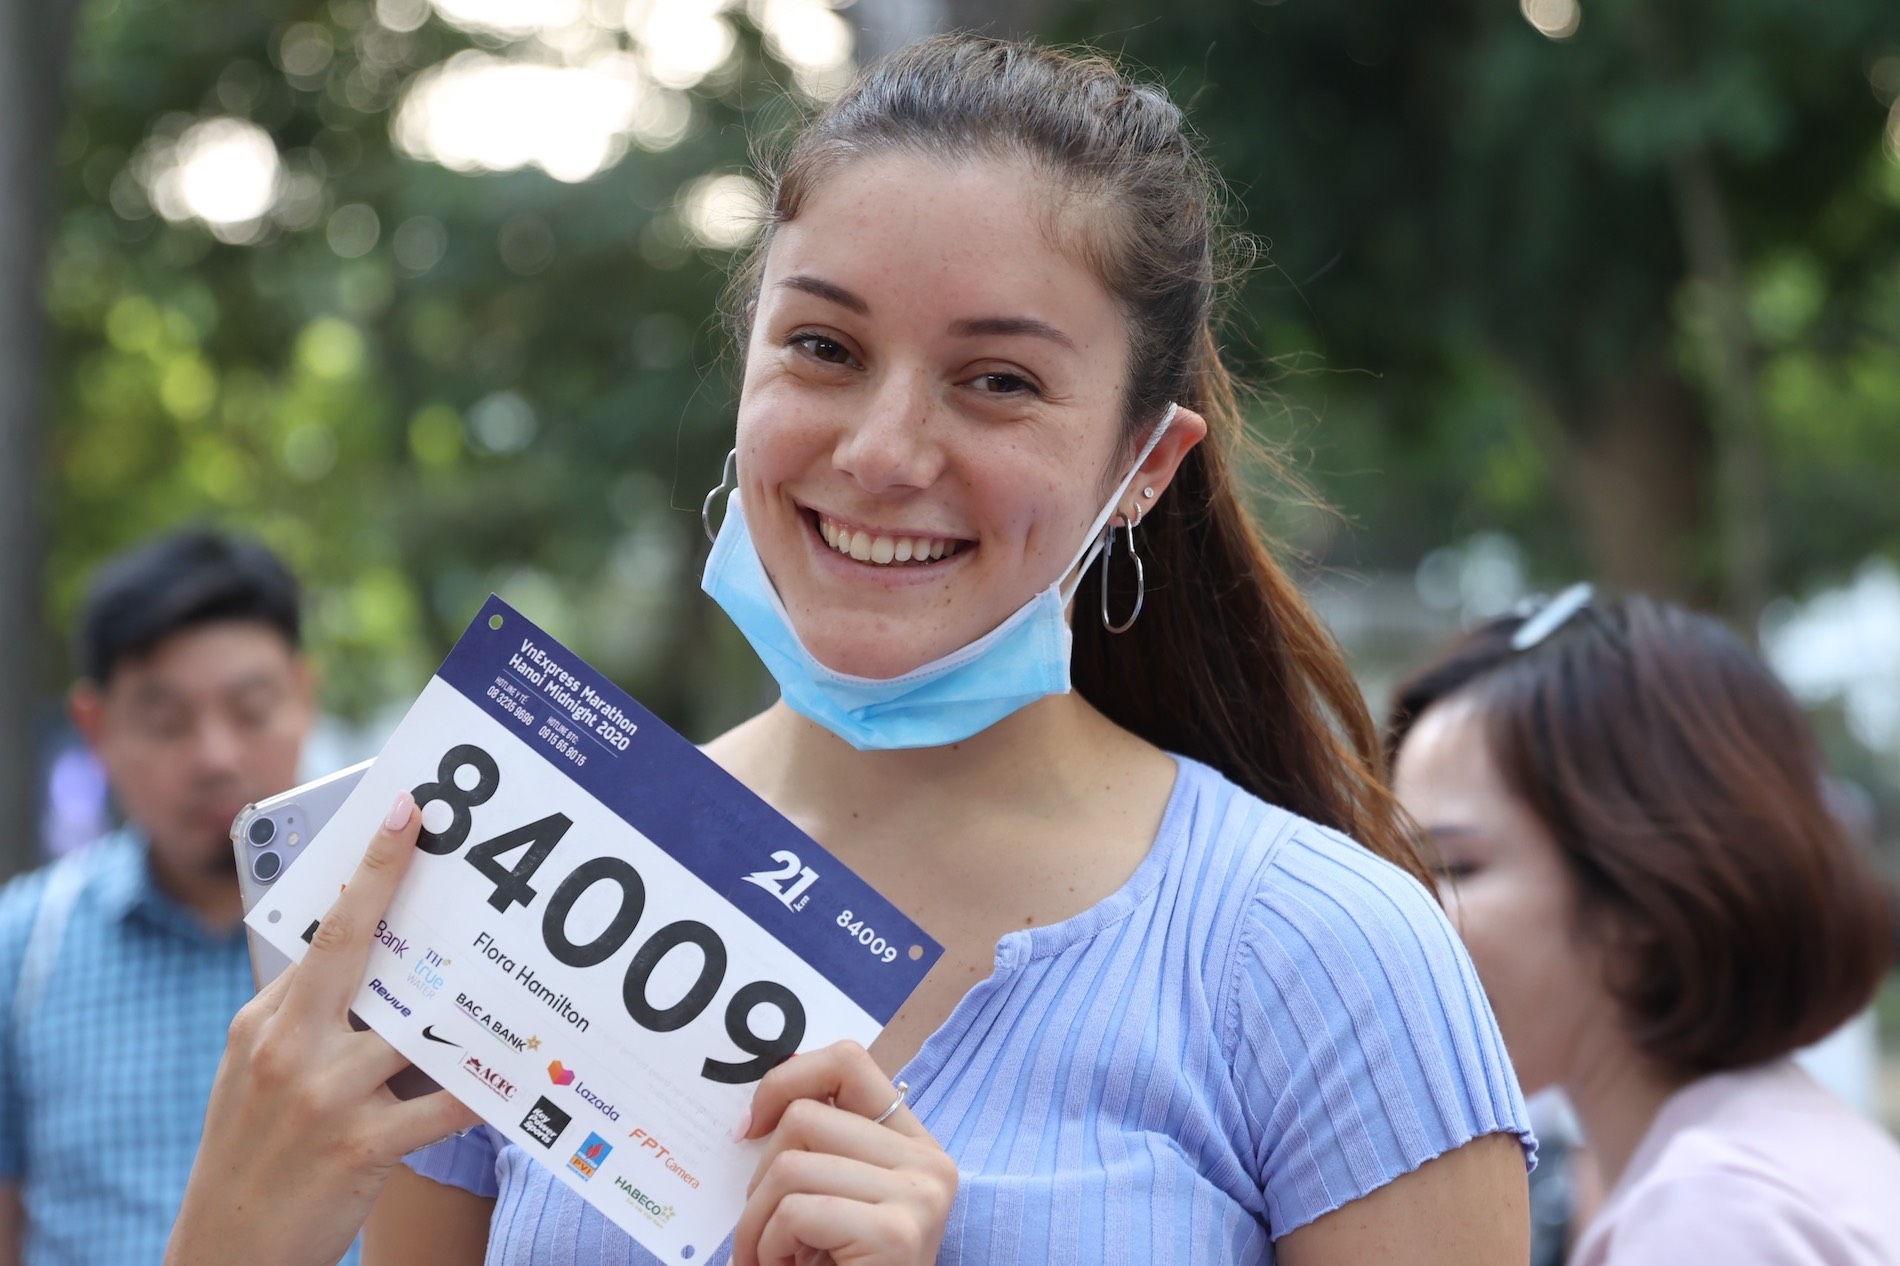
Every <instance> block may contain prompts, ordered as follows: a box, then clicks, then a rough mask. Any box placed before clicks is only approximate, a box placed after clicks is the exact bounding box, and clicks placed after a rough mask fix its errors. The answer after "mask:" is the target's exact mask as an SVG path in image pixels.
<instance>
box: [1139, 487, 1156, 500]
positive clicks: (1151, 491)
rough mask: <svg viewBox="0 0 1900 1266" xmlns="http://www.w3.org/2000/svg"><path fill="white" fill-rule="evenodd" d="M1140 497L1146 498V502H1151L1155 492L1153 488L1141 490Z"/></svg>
mask: <svg viewBox="0 0 1900 1266" xmlns="http://www.w3.org/2000/svg"><path fill="white" fill-rule="evenodd" d="M1141 495H1142V496H1144V497H1146V498H1148V500H1150V501H1153V500H1154V499H1155V490H1154V489H1153V488H1143V489H1142V490H1141Z"/></svg>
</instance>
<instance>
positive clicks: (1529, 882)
mask: <svg viewBox="0 0 1900 1266" xmlns="http://www.w3.org/2000/svg"><path fill="white" fill-rule="evenodd" d="M1393 788H1394V790H1395V791H1396V792H1397V794H1398V797H1399V800H1400V801H1401V802H1402V803H1403V804H1404V806H1405V808H1406V810H1407V811H1408V812H1410V813H1411V815H1412V816H1413V817H1414V818H1415V819H1417V821H1418V822H1419V824H1420V825H1421V826H1423V827H1424V828H1425V830H1426V831H1427V832H1428V833H1429V834H1430V835H1431V837H1432V840H1433V842H1434V843H1435V845H1436V846H1437V851H1438V863H1439V865H1440V867H1441V868H1442V869H1441V888H1442V891H1443V892H1444V894H1445V897H1446V904H1447V908H1448V909H1449V911H1450V913H1451V915H1452V919H1453V921H1454V922H1455V923H1456V924H1457V926H1458V931H1459V934H1460V935H1461V936H1462V937H1463V938H1464V942H1465V947H1466V948H1467V949H1468V950H1469V951H1470V952H1471V960H1472V962H1473V964H1475V965H1476V967H1477V969H1478V976H1479V978H1480V979H1481V980H1482V981H1483V982H1484V990H1485V993H1486V994H1487V995H1488V996H1489V997H1490V999H1491V1006H1492V1008H1493V1009H1494V1010H1495V1011H1496V1012H1497V1017H1498V1027H1499V1028H1500V1029H1501V1030H1502V1031H1503V1033H1504V1041H1505V1045H1506V1046H1508V1047H1509V1048H1510V1052H1511V1061H1512V1063H1513V1064H1514V1065H1516V1068H1517V1075H1518V1079H1519V1081H1520V1083H1521V1084H1522V1086H1523V1088H1524V1090H1525V1092H1526V1093H1527V1094H1528V1093H1531V1092H1534V1091H1537V1090H1541V1089H1543V1088H1545V1087H1546V1086H1551V1085H1558V1084H1562V1083H1563V1082H1565V1081H1566V1080H1568V1078H1569V1074H1570V1071H1571V1069H1572V1068H1573V1067H1574V1066H1575V1061H1576V1060H1577V1059H1578V1058H1579V1057H1580V1056H1582V1055H1584V1053H1586V1052H1589V1051H1591V1050H1593V1049H1595V1048H1597V1047H1600V1046H1602V1045H1603V1044H1604V1043H1605V1041H1620V1038H1619V1037H1618V1036H1617V1035H1618V1034H1619V1033H1620V1029H1621V1025H1620V1020H1619V1019H1618V1013H1617V1010H1616V1008H1615V1006H1614V1005H1613V1003H1612V1002H1611V1000H1610V998H1609V996H1608V993H1607V990H1606V989H1605V986H1604V983H1603V982H1604V971H1603V961H1602V955H1601V952H1600V951H1599V950H1598V949H1597V948H1596V946H1595V945H1594V944H1593V943H1592V942H1591V941H1590V939H1589V938H1587V937H1585V936H1584V935H1582V934H1581V933H1580V931H1579V928H1578V923H1577V908H1576V907H1577V901H1576V885H1575V883H1574V881H1573V880H1572V879H1571V877H1570V873H1569V871H1568V869H1567V867H1566V865H1565V863H1564V860H1563V857H1562V855H1561V854H1560V853H1559V852H1558V848H1557V844H1556V841H1555V840H1553V839H1552V838H1551V835H1550V832H1549V831H1548V830H1547V829H1546V828H1545V826H1544V824H1543V822H1542V821H1541V820H1540V819H1539V818H1538V817H1537V815H1536V814H1535V813H1533V812H1532V811H1531V810H1530V808H1529V807H1528V806H1527V805H1525V804H1524V803H1523V801H1521V800H1519V799H1518V798H1517V797H1516V796H1515V795H1513V794H1512V793H1511V791H1510V790H1509V788H1508V787H1507V786H1506V785H1505V782H1504V779H1503V776H1502V775H1501V774H1500V773H1499V771H1498V768H1497V764H1496V762H1495V761H1494V760H1493V759H1492V756H1491V744H1490V741H1489V739H1488V738H1487V737H1486V735H1485V733H1484V723H1483V716H1482V714H1481V712H1480V711H1479V709H1478V707H1477V706H1476V705H1475V704H1474V703H1472V702H1471V701H1469V700H1463V699H1460V698H1458V697H1456V696H1453V697H1452V698H1450V699H1447V700H1445V701H1444V702H1441V703H1438V704H1436V705H1434V706H1432V707H1431V708H1429V709H1427V710H1426V712H1425V714H1424V715H1423V716H1422V717H1420V718H1419V719H1418V721H1417V723H1416V724H1415V725H1414V726H1413V727H1412V730H1411V732H1410V733H1409V734H1408V735H1407V736H1406V739H1405V744H1404V746H1403V747H1401V748H1400V749H1399V754H1398V761H1397V766H1396V768H1395V770H1394V771H1393Z"/></svg>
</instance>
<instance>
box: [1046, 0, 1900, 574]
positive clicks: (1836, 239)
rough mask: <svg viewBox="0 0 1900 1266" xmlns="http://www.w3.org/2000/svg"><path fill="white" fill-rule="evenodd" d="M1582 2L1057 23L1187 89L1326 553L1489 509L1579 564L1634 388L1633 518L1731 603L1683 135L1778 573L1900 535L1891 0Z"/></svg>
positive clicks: (1344, 556)
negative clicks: (1720, 287) (1323, 518)
mask: <svg viewBox="0 0 1900 1266" xmlns="http://www.w3.org/2000/svg"><path fill="white" fill-rule="evenodd" d="M1526 7H1527V8H1530V9H1532V10H1534V11H1538V12H1541V13H1545V14H1549V13H1561V12H1563V11H1564V10H1566V9H1570V10H1572V11H1576V10H1575V6H1571V5H1567V4H1564V3H1558V2H1556V0H1527V4H1526ZM1580 15H1581V24H1580V27H1579V28H1578V29H1576V30H1575V31H1574V33H1572V34H1571V35H1570V36H1569V37H1568V38H1562V39H1553V38H1549V37H1547V36H1546V35H1544V34H1541V33H1540V32H1539V30H1538V29H1536V28H1535V27H1533V25H1532V24H1531V23H1530V22H1529V21H1527V20H1526V17H1525V15H1524V14H1523V13H1521V12H1520V9H1519V6H1518V5H1517V4H1515V3H1511V2H1510V0H1490V2H1488V3H1483V4H1477V3H1469V2H1467V3H1450V2H1447V0H1439V2H1437V3H1427V4H1420V3H1416V2H1415V0H1264V2H1263V0H1178V2H1177V3H1174V4H1171V5H1169V6H1167V8H1166V10H1165V12H1162V13H1157V11H1156V8H1155V6H1154V5H1153V4H1152V3H1151V2H1150V0H1078V2H1075V3H1070V4H1068V5H1067V6H1065V7H1064V8H1063V9H1062V10H1060V13H1059V16H1058V17H1057V19H1056V20H1055V22H1054V23H1053V24H1052V27H1051V32H1052V34H1055V35H1057V36H1059V37H1062V38H1073V39H1080V40H1086V41H1089V42H1092V43H1095V44H1097V45H1098V46H1101V47H1105V48H1107V49H1109V50H1111V51H1115V52H1118V53H1121V54H1123V55H1124V56H1125V57H1126V58H1127V59H1128V60H1129V61H1130V62H1132V63H1133V64H1135V65H1137V66H1141V67H1145V68H1147V69H1148V70H1149V71H1150V73H1153V74H1155V75H1156V76H1158V77H1159V78H1160V79H1162V80H1163V81H1164V82H1165V83H1166V84H1167V85H1168V86H1169V88H1170V90H1171V91H1172V93H1173V94H1174V96H1175V99H1176V100H1178V101H1182V102H1185V103H1187V109H1188V114H1189V118H1190V120H1191V121H1192V123H1193V124H1194V125H1195V126H1196V127H1197V128H1198V129H1199V130H1200V131H1201V132H1202V134H1203V135H1204V136H1205V137H1206V139H1207V141H1208V143H1209V146H1210V151H1211V154H1212V157H1213V159H1214V161H1215V164H1216V166H1217V167H1218V168H1219V169H1220V171H1221V172H1222V173H1223V174H1224V175H1225V177H1226V178H1227V180H1228V182H1229V184H1230V187H1231V190H1232V195H1233V196H1232V202H1233V208H1232V209H1233V213H1234V214H1233V219H1234V221H1235V223H1236V224H1237V226H1238V227H1239V228H1241V229H1242V230H1244V231H1245V232H1247V233H1249V234H1251V235H1252V236H1253V237H1254V238H1255V239H1256V240H1257V241H1258V242H1260V243H1262V244H1263V245H1264V246H1265V248H1266V262H1267V266H1266V267H1263V268H1256V269H1255V270H1254V271H1253V272H1252V273H1251V274H1250V275H1249V276H1248V277H1247V278H1246V279H1245V281H1244V282H1243V284H1241V285H1240V286H1239V287H1238V289H1237V292H1236V295H1235V306H1234V313H1233V317H1232V325H1231V339H1230V343H1231V344H1232V345H1233V346H1234V347H1235V348H1236V349H1237V350H1238V351H1240V353H1241V355H1242V356H1243V357H1244V358H1250V359H1251V365H1250V368H1251V370H1252V372H1253V375H1254V377H1255V378H1256V379H1257V380H1265V381H1268V382H1270V383H1271V384H1272V385H1273V387H1274V389H1275V391H1276V393H1277V395H1278V397H1279V398H1280V399H1281V400H1282V401H1283V402H1285V403H1286V404H1288V405H1290V406H1291V407H1290V408H1287V409H1285V410H1281V411H1279V412H1278V413H1277V414H1274V415H1270V416H1266V417H1264V418H1263V425H1266V426H1268V427H1270V428H1272V429H1274V430H1276V431H1278V432H1280V433H1282V434H1287V435H1290V436H1291V437H1293V438H1294V439H1295V440H1297V441H1298V442H1299V443H1300V444H1301V445H1302V446H1304V447H1305V448H1307V449H1308V450H1310V454H1311V457H1312V461H1313V464H1314V467H1315V470H1316V477H1317V480H1318V482H1319V484H1320V486H1321V488H1322V490H1323V491H1324V492H1326V493H1327V494H1329V495H1330V496H1331V497H1332V498H1333V499H1334V500H1335V501H1336V502H1338V503H1339V504H1340V505H1342V506H1343V507H1344V508H1345V509H1346V510H1347V511H1348V512H1349V516H1350V519H1351V521H1352V522H1353V523H1354V524H1355V525H1356V530H1354V531H1352V532H1351V533H1350V534H1340V533H1337V532H1335V531H1332V530H1330V529H1325V527H1324V524H1323V523H1322V522H1320V521H1319V520H1315V523H1316V524H1318V525H1319V527H1320V529H1322V532H1323V534H1322V535H1320V536H1318V537H1316V538H1315V539H1313V540H1310V541H1305V542H1300V543H1302V544H1305V545H1308V546H1309V547H1313V548H1316V549H1317V550H1318V552H1319V553H1320V554H1321V556H1322V557H1324V558H1326V559H1328V560H1330V561H1333V562H1335V563H1341V564H1348V565H1354V566H1365V567H1400V568H1403V567H1409V566H1410V565H1411V564H1412V563H1413V562H1415V560H1416V559H1417V557H1418V555H1419V553H1420V552H1421V550H1420V543H1421V542H1431V543H1442V542H1446V541H1451V540H1456V539H1459V538H1462V537H1465V536H1467V535H1469V534H1471V533H1473V532H1476V531H1479V530H1500V529H1501V530H1505V531H1508V532H1510V533H1511V534H1512V535H1513V536H1515V537H1516V538H1518V539H1519V540H1520V541H1522V542H1523V543H1524V544H1525V545H1526V546H1527V547H1528V548H1529V550H1530V552H1531V557H1532V559H1533V561H1534V563H1535V565H1536V566H1537V568H1538V570H1540V571H1541V572H1543V573H1544V574H1545V575H1546V576H1548V577H1550V578H1553V579H1554V578H1561V577H1568V576H1575V575H1578V574H1580V573H1589V572H1591V571H1596V572H1597V573H1598V574H1599V575H1600V574H1601V573H1602V571H1603V570H1604V568H1605V566H1606V553H1605V551H1604V550H1602V549H1595V548H1593V539H1592V537H1593V531H1595V530H1601V529H1602V525H1596V527H1595V528H1593V525H1592V524H1591V522H1590V521H1589V518H1590V516H1589V515H1588V514H1587V513H1580V507H1581V508H1583V509H1584V510H1587V509H1588V507H1589V505H1590V504H1591V501H1592V499H1593V498H1594V499H1597V500H1599V501H1600V500H1602V499H1605V498H1612V499H1613V498H1615V497H1616V496H1617V495H1618V494H1619V493H1622V492H1626V491H1627V489H1628V486H1629V485H1631V484H1634V483H1636V482H1638V481H1639V480H1640V478H1641V477H1642V476H1643V475H1644V474H1645V471H1644V469H1642V468H1641V467H1642V466H1643V463H1641V462H1639V461H1636V460H1634V459H1633V458H1632V457H1631V456H1630V455H1629V447H1628V446H1629V444H1630V441H1629V440H1628V439H1627V437H1623V438H1619V437H1618V435H1617V433H1616V432H1617V424H1618V422H1619V421H1620V422H1623V423H1625V424H1627V423H1628V422H1629V421H1630V411H1631V410H1632V409H1634V408H1636V407H1638V405H1644V406H1645V407H1649V408H1650V409H1651V411H1652V413H1653V415H1654V416H1653V417H1645V418H1643V419H1641V420H1640V421H1641V425H1639V426H1636V427H1634V430H1635V431H1636V433H1637V434H1636V441H1635V442H1637V443H1640V442H1643V441H1644V440H1645V439H1646V438H1649V439H1653V438H1655V437H1654V434H1653V433H1654V432H1657V431H1661V430H1667V429H1673V430H1674V432H1675V439H1674V440H1673V441H1672V443H1673V444H1674V448H1673V449H1672V450H1671V451H1674V452H1678V453H1680V454H1681V456H1682V461H1683V469H1682V470H1681V471H1680V472H1677V471H1668V472H1663V471H1661V470H1658V469H1656V468H1655V467H1654V466H1653V465H1652V467H1651V469H1650V471H1649V473H1650V474H1651V475H1653V476H1656V477H1661V476H1663V475H1664V474H1667V476H1668V477H1670V478H1673V479H1675V483H1674V484H1673V485H1666V486H1664V487H1662V488H1659V489H1657V490H1656V491H1655V494H1654V495H1653V496H1652V497H1650V498H1649V500H1648V501H1647V502H1645V501H1643V499H1642V498H1635V499H1634V501H1633V503H1632V505H1631V506H1630V508H1629V512H1630V513H1634V514H1642V513H1646V512H1647V513H1653V514H1656V515H1657V521H1656V523H1655V526H1654V535H1653V538H1652V540H1651V542H1650V546H1649V548H1651V549H1653V550H1656V551H1666V550H1670V549H1674V548H1677V547H1678V546H1680V547H1681V548H1683V549H1684V550H1685V551H1686V554H1687V557H1688V559H1689V561H1688V562H1687V563H1686V564H1685V566H1684V569H1683V570H1682V572H1681V575H1682V582H1681V589H1680V591H1681V592H1684V593H1686V594H1687V595H1688V596H1691V597H1700V598H1703V599H1705V600H1706V599H1711V598H1713V597H1715V596H1716V595H1717V593H1718V592H1719V591H1720V589H1721V587H1722V585H1723V583H1724V580H1723V576H1722V566H1723V561H1722V559H1721V558H1720V557H1719V553H1720V549H1721V546H1720V544H1719V542H1718V539H1717V534H1716V531H1715V520H1716V513H1715V509H1714V506H1713V501H1714V500H1715V490H1714V488H1713V484H1714V481H1715V478H1716V472H1717V468H1718V465H1719V462H1720V459H1721V456H1722V452H1723V445H1724V444H1725V443H1727V442H1728V439H1729V437H1727V436H1724V435H1722V434H1720V433H1719V420H1718V417H1717V414H1718V411H1717V410H1715V409H1714V408H1712V407H1711V402H1712V399H1713V397H1714V395H1715V391H1716V388H1717V386H1718V383H1717V382H1716V381H1715V379H1716V376H1717V375H1718V373H1719V372H1720V371H1719V368H1718V367H1716V366H1712V365H1710V364H1708V363H1707V359H1708V358H1707V355H1706V353H1705V351H1704V350H1703V349H1704V346H1705V344H1704V343H1703V342H1702V341H1701V340H1699V338H1698V335H1699V334H1700V333H1702V330H1701V329H1700V327H1699V326H1698V324H1697V323H1698V321H1700V320H1702V319H1704V318H1703V316H1702V315H1701V314H1702V312H1703V310H1704V309H1703V308H1702V307H1701V306H1700V305H1699V304H1698V303H1697V302H1696V300H1697V298H1698V296H1697V293H1696V290H1697V284H1696V283H1694V282H1692V281H1691V280H1690V278H1691V269H1690V267H1689V264H1688V261H1687V259H1686V254H1685V246H1684V242H1685V225H1684V221H1683V212H1682V206H1681V204H1680V198H1679V196H1678V189H1677V186H1676V185H1675V183H1674V182H1675V180H1676V178H1677V177H1678V175H1679V173H1680V171H1681V170H1682V168H1681V164H1683V163H1684V162H1685V161H1691V160H1695V159H1698V158H1701V159H1706V160H1707V161H1708V163H1709V164H1710V168H1711V169H1712V170H1713V172H1714V173H1715V176H1716V179H1717V182H1718V183H1719V187H1720V189H1721V191H1722V193H1723V195H1724V200H1725V204H1726V211H1727V214H1728V219H1729V224H1730V228H1731V231H1732V236H1733V253H1734V256H1735V262H1736V265H1737V268H1738V270H1739V274H1740V279H1741V283H1742V286H1743V287H1744V289H1745V291H1746V295H1747V306H1748V315H1749V319H1750V326H1751V329H1752V333H1753V339H1754V348H1753V350H1754V353H1755V358H1756V359H1755V363H1756V368H1757V373H1758V381H1759V396H1760V400H1761V405H1762V408H1763V411H1764V416H1763V422H1762V429H1763V431H1764V432H1765V435H1764V436H1763V437H1762V442H1763V443H1764V446H1765V448H1766V450H1767V455H1768V459H1769V463H1770V466H1771V469H1772V480H1771V487H1770V496H1769V498H1768V502H1767V507H1766V511H1767V513H1769V514H1770V515H1771V516H1772V523H1773V538H1772V539H1773V559H1772V562H1773V573H1772V578H1773V581H1774V582H1775V584H1776V585H1777V587H1779V588H1780V589H1782V590H1784V591H1785V590H1790V589H1791V590H1795V591H1801V590H1804V589H1807V588H1809V587H1811V586H1813V585H1815V584H1816V583H1819V582H1820V581H1822V580H1824V579H1827V578H1832V577H1838V576H1840V575H1843V574H1845V573H1846V572H1848V571H1850V570H1851V569H1852V568H1853V566H1854V565H1856V564H1857V563H1858V562H1860V561H1861V560H1862V559H1864V558H1865V557H1866V556H1868V555H1869V554H1870V553H1874V552H1877V551H1881V550H1886V551H1889V552H1892V553H1895V554H1900V498H1896V497H1895V496H1894V495H1893V491H1894V488H1895V486H1896V479H1900V397H1897V396H1896V394H1895V382H1896V379H1895V375H1896V374H1900V324H1896V320H1897V318H1896V313H1897V312H1900V151H1896V149H1895V146H1896V143H1897V142H1896V141H1895V140H1894V139H1892V138H1890V136H1889V134H1888V133H1889V127H1890V111H1892V110H1893V109H1894V106H1893V102H1894V98H1895V96H1896V95H1900V5H1895V4H1894V3H1892V0H1830V3H1828V4H1825V5H1816V4H1812V3H1809V2H1808V0H1722V3H1713V2H1711V0H1583V2H1582V5H1581V9H1580ZM1891 117H1892V118H1894V119H1897V120H1900V113H1896V114H1893V115H1892V116H1891ZM1644 382H1651V383H1653V384H1654V385H1655V386H1656V387H1657V390H1656V391H1654V392H1651V393H1648V394H1647V395H1645V394H1643V393H1641V392H1638V391H1636V390H1635V389H1634V388H1635V386H1636V385H1639V384H1642V383H1644ZM1646 431H1647V432H1651V434H1649V435H1648V436H1647V437H1646V436H1645V432H1646ZM1618 444H1623V445H1624V446H1625V447H1624V449H1623V450H1622V453H1623V456H1621V457H1620V458H1619V457H1618V456H1617V453H1618V449H1617V448H1616V446H1617V445H1618ZM1606 453H1607V454H1608V455H1609V459H1608V460H1607V469H1605V470H1604V471H1602V472H1597V471H1595V470H1594V469H1591V468H1590V466H1591V463H1590V462H1589V461H1587V460H1586V459H1588V458H1591V457H1592V456H1593V455H1595V456H1598V457H1601V456H1602V455H1604V454H1606ZM1705 500H1706V501H1709V502H1710V503H1711V505H1710V507H1709V508H1708V509H1707V510H1702V509H1698V508H1696V507H1695V506H1693V505H1691V506H1689V507H1688V508H1687V509H1684V508H1682V507H1674V508H1673V509H1672V507H1671V505H1670V502H1671V501H1676V502H1685V503H1694V502H1698V501H1705ZM1646 506H1647V507H1648V508H1647V510H1646V509H1645V507H1646ZM1612 526H1614V525H1612ZM1685 535H1686V536H1687V537H1689V538H1692V539H1687V540H1683V541H1677V540H1675V539H1672V538H1674V537H1677V536H1685ZM1611 579H1618V577H1615V576H1612V577H1611Z"/></svg>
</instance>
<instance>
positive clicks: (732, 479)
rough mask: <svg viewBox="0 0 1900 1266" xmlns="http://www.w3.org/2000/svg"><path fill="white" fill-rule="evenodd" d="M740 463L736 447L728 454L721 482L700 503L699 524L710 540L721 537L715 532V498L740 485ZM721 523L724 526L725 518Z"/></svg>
mask: <svg viewBox="0 0 1900 1266" xmlns="http://www.w3.org/2000/svg"><path fill="white" fill-rule="evenodd" d="M738 464H739V450H738V449H736V448H735V449H733V450H732V451H731V452H730V453H727V454H726V469H725V471H724V473H722V474H721V475H720V476H719V483H718V484H717V485H716V486H715V487H714V488H713V490H712V491H711V492H709V493H707V494H706V499H705V500H704V501H702V502H700V503H699V526H700V527H702V528H705V529H706V539H707V540H709V541H715V542H716V541H717V540H718V539H719V538H718V537H717V536H716V535H715V534H714V532H713V525H712V507H713V498H715V497H717V496H718V495H719V494H720V493H722V492H725V493H730V492H731V491H732V490H733V489H734V488H737V487H738V486H739V485H738V482H737V481H738V478H739V471H738ZM720 523H721V525H722V526H723V525H724V523H725V520H724V519H721V520H720Z"/></svg>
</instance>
